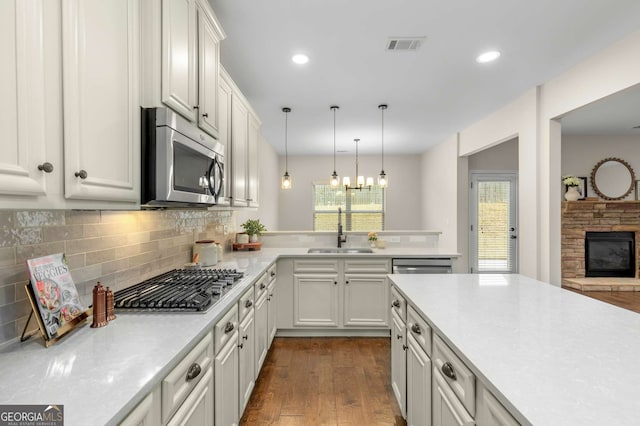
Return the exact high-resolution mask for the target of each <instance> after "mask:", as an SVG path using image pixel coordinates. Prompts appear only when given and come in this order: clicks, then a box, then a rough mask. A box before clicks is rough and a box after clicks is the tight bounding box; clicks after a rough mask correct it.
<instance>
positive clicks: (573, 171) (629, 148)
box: [560, 131, 640, 200]
mask: <svg viewBox="0 0 640 426" xmlns="http://www.w3.org/2000/svg"><path fill="white" fill-rule="evenodd" d="M608 157H616V158H620V159H622V160H624V161H626V162H627V163H629V165H630V166H631V167H632V168H633V171H634V173H635V174H636V179H640V176H639V175H638V173H639V172H640V131H638V135H637V136H623V135H615V136H602V135H598V136H565V135H563V136H562V166H561V173H562V176H565V175H573V176H586V177H587V178H588V179H587V181H588V185H587V196H588V197H596V196H597V195H596V193H595V192H594V191H593V186H592V184H591V178H590V176H591V171H592V170H593V166H595V165H596V164H597V163H598V162H599V161H600V160H603V159H605V158H608ZM560 185H562V184H560ZM625 189H626V188H625ZM561 190H562V191H564V188H562V189H561ZM625 199H627V200H634V199H635V194H634V192H633V191H632V192H631V194H629V195H628V196H627V197H626V198H625Z"/></svg>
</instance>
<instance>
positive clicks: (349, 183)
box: [342, 176, 351, 187]
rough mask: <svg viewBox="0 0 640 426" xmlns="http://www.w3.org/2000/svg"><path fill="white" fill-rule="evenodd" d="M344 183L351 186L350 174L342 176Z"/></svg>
mask: <svg viewBox="0 0 640 426" xmlns="http://www.w3.org/2000/svg"><path fill="white" fill-rule="evenodd" d="M342 184H343V185H344V186H347V187H348V186H351V179H349V176H345V177H343V178H342Z"/></svg>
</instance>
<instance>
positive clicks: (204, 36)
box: [197, 10, 220, 137]
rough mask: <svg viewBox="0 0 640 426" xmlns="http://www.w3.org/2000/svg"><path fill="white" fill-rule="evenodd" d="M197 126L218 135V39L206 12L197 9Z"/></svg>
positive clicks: (212, 134) (215, 135)
mask: <svg viewBox="0 0 640 426" xmlns="http://www.w3.org/2000/svg"><path fill="white" fill-rule="evenodd" d="M198 32H199V43H198V47H199V51H200V55H199V59H200V62H199V73H198V111H197V114H198V126H200V128H201V129H202V130H204V131H205V132H207V133H209V134H210V135H211V136H214V137H218V63H219V58H220V49H219V46H220V40H219V36H218V35H217V34H216V32H215V30H214V28H213V25H212V23H211V21H210V20H209V19H208V17H207V15H206V12H205V11H203V10H199V11H198Z"/></svg>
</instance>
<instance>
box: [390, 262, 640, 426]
mask: <svg viewBox="0 0 640 426" xmlns="http://www.w3.org/2000/svg"><path fill="white" fill-rule="evenodd" d="M389 277H390V280H391V282H392V285H393V286H394V287H395V289H397V290H398V291H399V292H400V293H401V294H402V295H403V296H404V297H405V298H406V301H407V305H410V306H412V307H413V308H414V309H415V310H416V311H417V312H418V314H419V315H420V316H421V317H422V318H423V319H424V320H425V321H426V322H427V323H428V325H429V326H430V327H431V328H432V329H433V333H434V335H437V336H439V337H440V338H441V339H442V340H443V341H444V342H445V343H446V344H447V345H448V346H449V347H450V348H451V349H452V350H453V351H454V352H455V354H456V355H457V356H458V357H459V358H460V359H461V360H462V362H463V363H464V364H465V365H466V366H467V367H468V368H469V369H470V370H471V372H472V373H473V374H474V375H475V376H476V378H477V381H478V382H479V383H481V384H482V385H484V387H486V388H487V389H488V390H489V391H490V392H491V393H493V395H495V397H496V398H497V399H498V400H499V402H500V403H501V404H502V405H503V406H504V407H505V408H506V409H507V410H508V411H509V413H510V414H511V415H512V416H513V417H514V418H515V419H516V420H517V421H518V422H519V423H521V424H534V425H605V424H611V425H612V424H615V425H632V424H633V425H635V424H638V421H639V416H638V409H637V406H636V402H635V401H636V399H637V392H638V389H639V387H638V383H640V364H639V363H638V356H639V355H640V339H638V330H640V316H639V315H638V314H636V313H634V312H630V311H627V310H624V309H621V308H618V307H615V306H612V305H609V304H605V303H602V302H599V301H597V300H593V299H590V298H586V297H583V296H580V295H577V294H575V293H572V292H569V291H565V290H563V289H561V288H558V287H555V286H552V285H549V284H546V283H543V282H540V281H536V280H533V279H531V278H527V277H525V276H521V275H469V274H464V275H463V274H452V275H390V276H389ZM434 340H435V339H434Z"/></svg>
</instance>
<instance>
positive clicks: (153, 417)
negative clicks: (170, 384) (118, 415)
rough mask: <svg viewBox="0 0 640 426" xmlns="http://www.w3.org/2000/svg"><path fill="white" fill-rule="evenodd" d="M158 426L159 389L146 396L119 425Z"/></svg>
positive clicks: (157, 387)
mask: <svg viewBox="0 0 640 426" xmlns="http://www.w3.org/2000/svg"><path fill="white" fill-rule="evenodd" d="M159 424H160V387H159V386H156V388H155V389H154V390H153V392H151V393H150V394H149V395H147V396H146V397H145V398H144V399H143V400H142V402H140V403H139V404H138V405H137V406H136V408H134V409H133V410H131V412H130V413H129V414H128V415H127V417H125V419H124V420H123V421H122V422H120V423H119V425H120V426H156V425H159Z"/></svg>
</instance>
